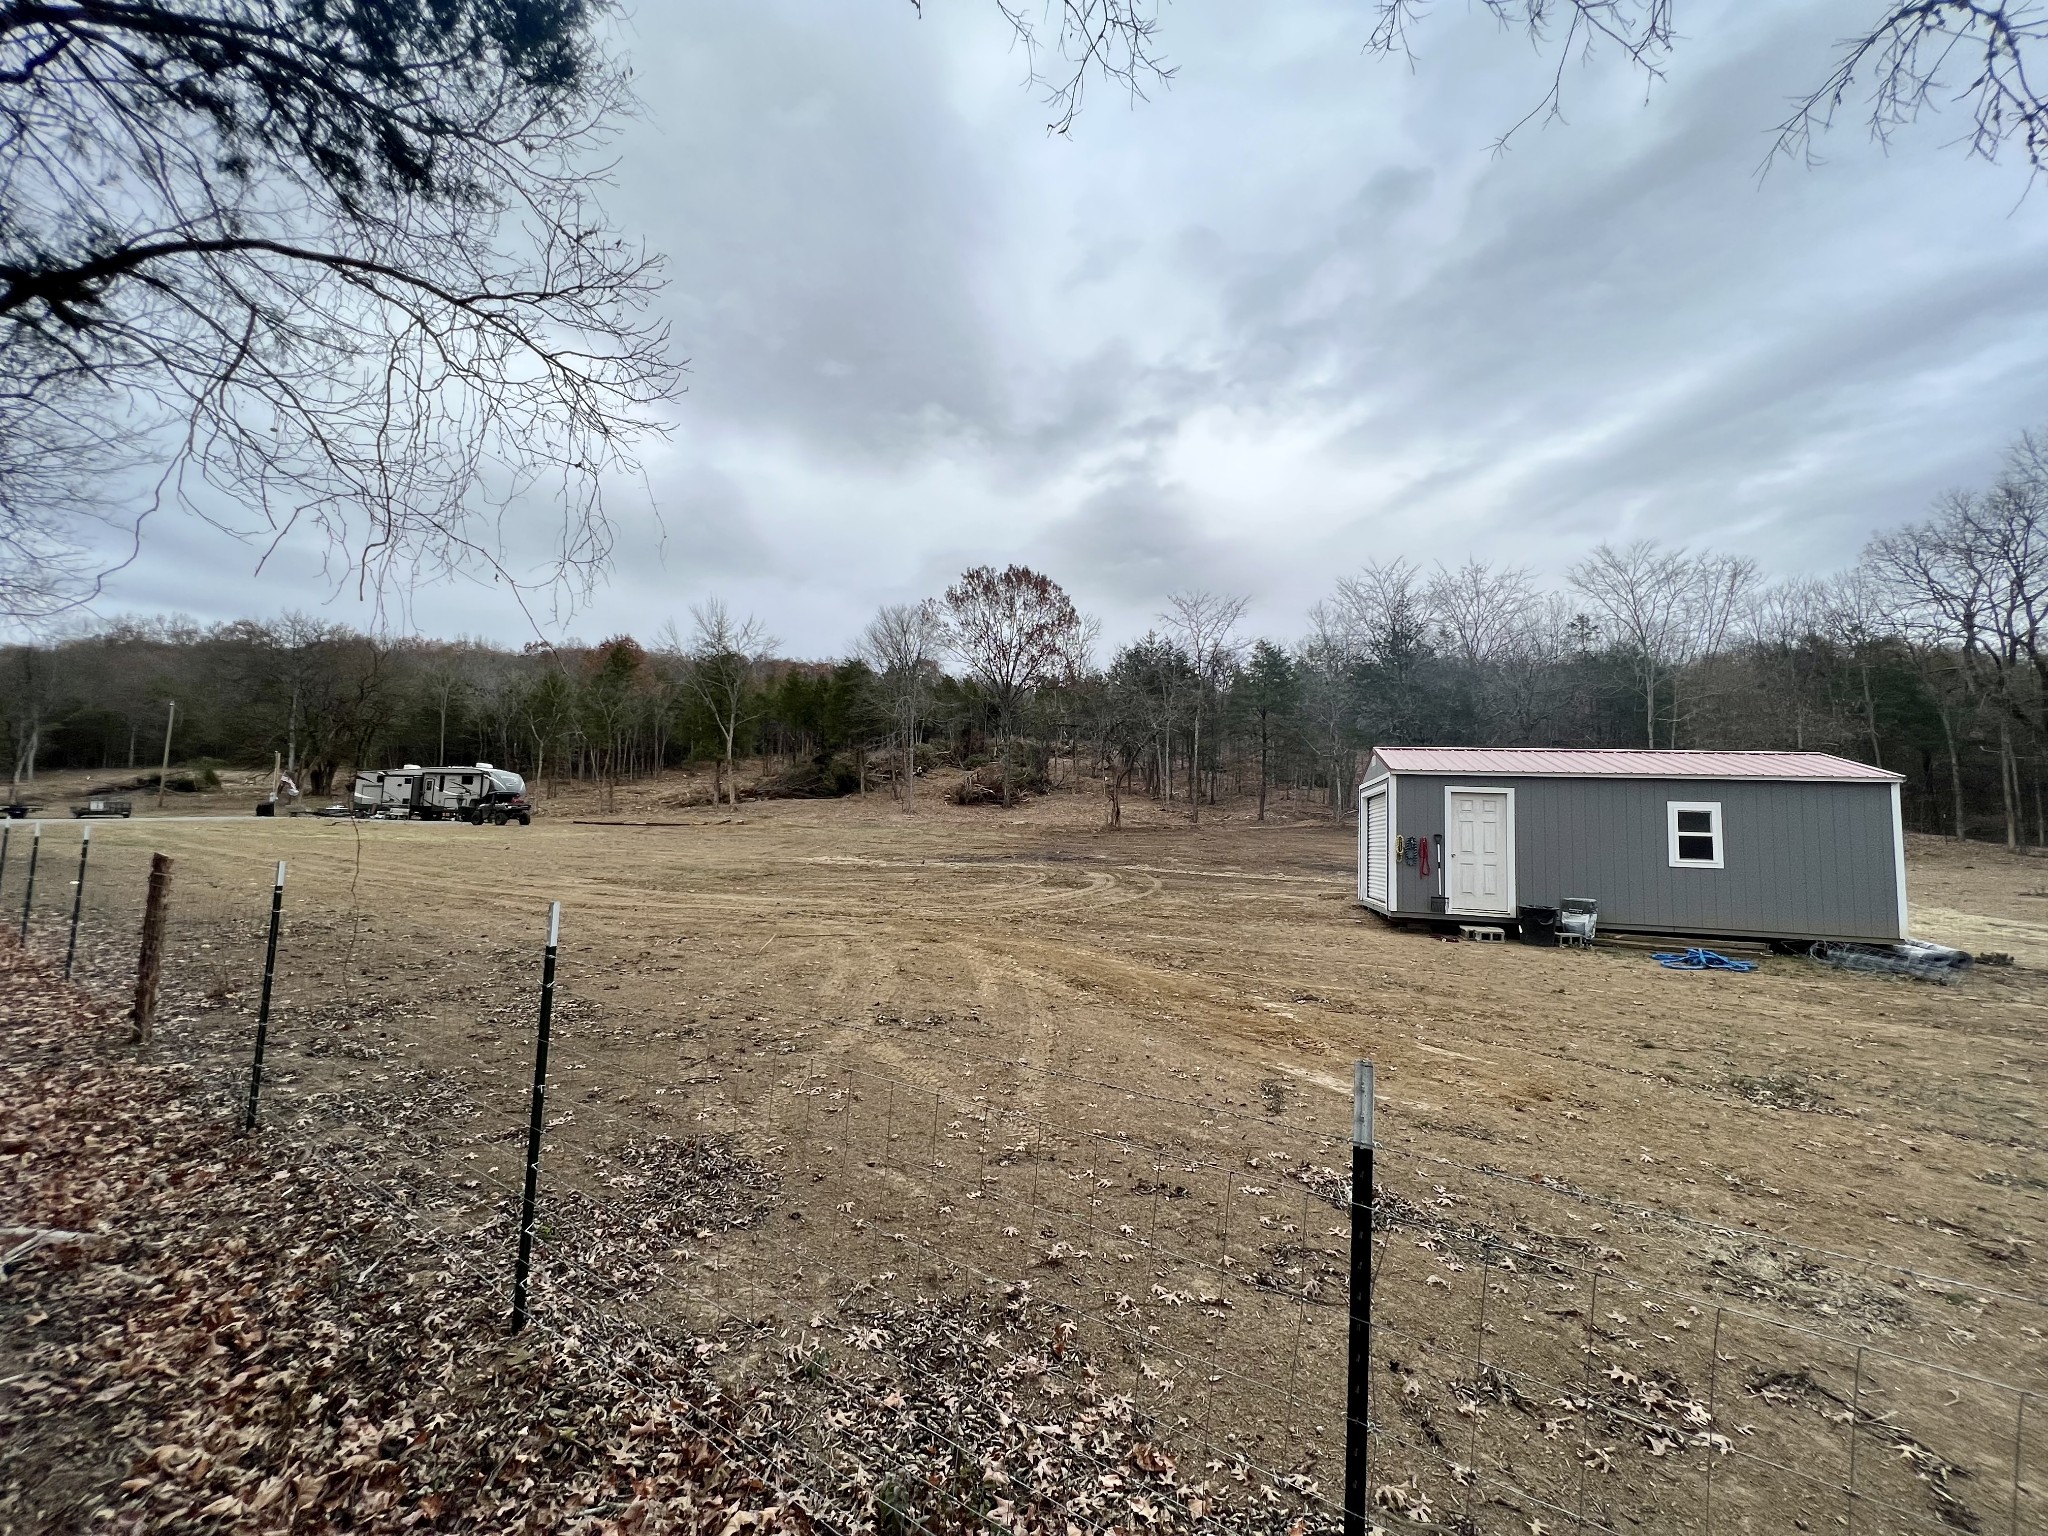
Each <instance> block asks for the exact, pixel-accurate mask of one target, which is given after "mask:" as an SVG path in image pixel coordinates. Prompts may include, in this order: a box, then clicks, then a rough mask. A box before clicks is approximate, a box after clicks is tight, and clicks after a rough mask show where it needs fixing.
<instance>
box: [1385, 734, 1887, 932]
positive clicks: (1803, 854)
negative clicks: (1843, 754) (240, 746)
mask: <svg viewBox="0 0 2048 1536" xmlns="http://www.w3.org/2000/svg"><path fill="white" fill-rule="evenodd" d="M1396 778H1397V811H1396V824H1395V825H1394V827H1393V828H1392V832H1393V834H1394V835H1396V836H1408V837H1430V838H1433V837H1435V836H1437V835H1439V834H1441V833H1442V832H1443V831H1444V825H1443V817H1444V790H1445V789H1446V788H1447V787H1449V786H1450V785H1451V784H1453V783H1456V784H1460V785H1465V786H1468V787H1472V788H1484V787H1488V786H1495V785H1497V786H1499V787H1501V788H1504V789H1513V790H1514V791H1515V887H1516V900H1517V901H1519V902H1521V903H1523V904H1541V905H1544V906H1554V905H1555V904H1556V903H1557V901H1558V898H1560V897H1562V896H1591V897H1594V898H1596V899H1597V900H1598V901H1599V903H1600V917H1601V922H1602V923H1603V924H1604V925H1606V926H1609V927H1615V928H1640V929H1648V930H1653V931H1658V932H1667V933H1681V934H1682V933H1693V934H1724V935H1730V936H1739V935H1750V936H1756V937H1784V938H1841V939H1897V938H1903V937H1904V935H1903V934H1901V933H1900V932H1899V931H1898V900H1899V897H1898V891H1897V889H1896V872H1895V871H1896V866H1895V861H1894V850H1893V847H1892V836H1893V832H1892V819H1891V786H1890V785H1889V784H1884V783H1870V784H1827V783H1811V782H1782V781H1780V782H1772V781H1763V780H1754V779H1730V780H1706V779H1597V778H1587V779H1570V778H1549V777H1545V778H1517V777H1512V776H1495V775H1460V776H1458V777H1457V778H1455V779H1453V778H1449V777H1446V776H1444V775H1441V774H1400V775H1397V776H1396ZM1673 800H1712V801H1719V802H1720V804H1721V823H1722V836H1723V840H1724V845H1723V850H1722V863H1723V865H1724V867H1723V868H1721V869H1673V868H1672V867H1671V865H1670V859H1669V848H1668V842H1667V836H1668V826H1669V823H1668V821H1667V811H1666V807H1667V806H1668V805H1669V803H1670V802H1671V801H1673ZM1432 852H1434V848H1432ZM1436 890H1437V877H1436V871H1435V869H1434V868H1432V869H1431V872H1430V877H1429V878H1428V879H1427V880H1425V879H1423V878H1422V875H1421V873H1420V871H1419V870H1417V869H1415V868H1412V867H1409V866H1405V865H1404V866H1403V867H1402V868H1401V870H1400V871H1399V875H1398V877H1397V878H1396V880H1395V882H1394V910H1396V911H1397V912H1401V913H1406V914H1414V915H1422V916H1426V915H1427V914H1428V912H1429V898H1430V897H1431V896H1432V895H1433V894H1435V892H1436Z"/></svg>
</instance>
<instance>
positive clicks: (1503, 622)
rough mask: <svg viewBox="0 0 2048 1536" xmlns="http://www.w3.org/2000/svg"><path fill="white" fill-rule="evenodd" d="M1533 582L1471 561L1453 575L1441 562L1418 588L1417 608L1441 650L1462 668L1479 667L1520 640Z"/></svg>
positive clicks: (1511, 570)
mask: <svg viewBox="0 0 2048 1536" xmlns="http://www.w3.org/2000/svg"><path fill="white" fill-rule="evenodd" d="M1535 600H1536V587H1535V582H1534V579H1533V578H1532V577H1531V576H1530V574H1529V572H1528V571H1527V570H1526V569H1524V568H1523V567H1521V566H1517V565H1506V566H1498V567H1496V566H1494V565H1492V564H1490V563H1488V562H1487V561H1484V560H1481V559H1478V558H1477V557H1474V558H1472V559H1468V560H1467V561H1466V562H1465V563H1464V564H1463V565H1461V566H1459V567H1457V569H1455V570H1452V569H1448V568H1447V567H1445V566H1444V565H1443V563H1442V562H1441V561H1439V562H1438V564H1437V568H1436V570H1435V572H1434V573H1433V574H1432V575H1431V576H1430V578H1429V584H1428V585H1427V586H1426V587H1424V588H1423V592H1422V603H1423V607H1424V609H1425V610H1426V611H1427V613H1428V614H1429V619H1430V622H1431V623H1432V624H1433V625H1434V626H1435V627H1436V631H1437V634H1438V636H1439V637H1440V640H1441V643H1442V644H1443V646H1444V648H1445V649H1446V650H1447V651H1448V652H1449V653H1450V654H1451V655H1453V656H1455V657H1457V659H1458V660H1460V661H1462V662H1464V663H1465V664H1466V665H1467V666H1472V667H1477V666H1484V665H1486V664H1488V663H1490V662H1493V661H1495V660H1497V659H1498V658H1499V657H1501V656H1502V655H1504V654H1505V653H1506V652H1507V651H1508V650H1509V648H1510V647H1512V646H1513V645H1514V644H1516V643H1517V641H1518V640H1519V639H1520V638H1521V636H1522V633H1523V630H1524V628H1525V626H1526V624H1527V622H1528V611H1529V606H1530V604H1532V603H1533V602H1535Z"/></svg>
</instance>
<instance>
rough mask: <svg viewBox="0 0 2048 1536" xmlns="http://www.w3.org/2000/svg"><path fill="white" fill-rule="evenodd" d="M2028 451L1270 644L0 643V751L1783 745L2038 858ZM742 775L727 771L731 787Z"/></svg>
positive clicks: (1189, 614) (536, 758) (1456, 584)
mask: <svg viewBox="0 0 2048 1536" xmlns="http://www.w3.org/2000/svg"><path fill="white" fill-rule="evenodd" d="M2044 513H2048V445H2044V444H2043V442H2042V441H2040V440H2038V439H2036V438H2034V437H2032V436H2026V437H2022V438H2021V439H2020V440H2019V442H2018V443H2017V444H2015V446H2014V447H2013V448H2012V450H2011V451H2010V453H2009V454H2008V456H2007V458H2006V461H2005V464H2004V466H2003V468H2002V471H2001V472H2000V474H1999V475H1998V476H1997V477H1996V479H1995V480H1994V481H1993V482H1992V484H1991V485H1990V486H1989V487H1988V488H1986V489H1983V490H1981V491H1965V492H1956V493H1952V494H1951V495H1949V496H1947V497H1945V498H1944V499H1943V500H1942V501H1941V502H1940V504H1939V505H1937V506H1936V507H1935V508H1934V510H1933V512H1932V514H1931V515H1930V516H1929V517H1928V518H1927V519H1925V520H1924V521H1922V522H1920V523H1917V524H1915V525H1912V526H1909V527H1905V528H1901V529H1898V530H1895V531H1893V532H1890V533H1887V534H1884V535H1882V536H1880V537H1878V538H1875V539H1873V540H1872V541H1871V543H1870V544H1869V546H1868V547H1867V548H1866V549H1865V551H1864V552H1863V555H1862V557H1861V559H1860V560H1859V561H1858V562H1857V563H1856V564H1855V565H1854V566H1852V567H1850V568H1849V569H1847V570H1845V571H1843V572H1840V573H1838V574H1836V575H1834V576H1832V577H1828V578H1824V579H1814V578H1806V577H1798V578H1789V579H1783V580H1776V581H1772V580H1768V579H1766V577H1765V575H1764V574H1763V572H1762V571H1761V570H1760V569H1759V567H1758V566H1757V564H1756V563H1755V562H1754V561H1752V560H1748V559H1742V558H1737V557H1734V556H1729V555H1724V554H1718V553H1714V552H1711V551H1699V550H1689V549H1684V548H1674V547H1668V546H1665V545H1661V544H1658V543H1656V542H1654V541H1650V540H1639V541H1636V542H1634V543H1630V544H1625V545H1613V544H1602V545H1600V546H1599V547H1597V548H1595V549H1594V550H1592V551H1591V552H1590V553H1588V554H1587V555H1586V556H1585V557H1584V558H1583V559H1581V560H1579V561H1578V562H1576V563H1575V564H1573V565H1572V566H1571V567H1570V568H1569V569H1568V571H1567V573H1566V576H1565V579H1564V581H1563V582H1562V583H1560V584H1558V585H1556V586H1554V587H1546V586H1544V585H1542V584H1540V583H1539V582H1538V581H1537V580H1536V579H1535V578H1534V577H1533V576H1532V575H1531V574H1530V573H1529V572H1528V571H1526V570H1523V569H1520V568H1517V567H1514V566H1508V565H1501V564H1495V563H1489V562H1487V561H1483V560H1477V559H1473V560H1467V561H1466V562H1464V563H1463V564H1461V565H1457V566H1447V565H1438V566H1435V567H1433V568H1429V569H1424V568H1422V567H1420V566H1418V565H1416V564H1414V563H1412V562H1409V561H1405V560H1388V561H1375V562H1367V563H1366V564H1365V565H1363V566H1362V567H1361V568H1360V569H1359V570H1358V571H1357V572H1356V573H1355V574H1353V575H1350V576H1347V577H1345V578H1343V579H1341V580H1339V581H1337V582H1336V583H1335V585H1334V587H1333V589H1332V590H1331V592H1330V593H1329V595H1328V596H1327V597H1326V598H1324V599H1323V600H1322V601H1321V602H1319V603H1317V604H1316V605H1315V606H1314V607H1313V608H1311V609H1310V611H1309V612H1308V613H1307V615H1306V616H1305V620H1304V623H1303V625H1302V628H1301V632H1300V633H1299V634H1298V635H1296V636H1294V637H1292V638H1290V639H1285V640H1282V639H1278V638H1273V637H1262V636H1258V635H1254V634H1250V633H1248V632H1247V630H1246V627H1245V623H1244V619H1245V613H1246V608H1247V603H1246V600H1245V599H1244V598H1242V597H1238V596H1233V595H1228V594H1216V593H1207V592H1181V593H1175V594H1169V595H1167V596H1166V597H1165V598H1164V599H1163V600H1162V603H1161V606H1160V609H1159V612H1158V614H1157V619H1156V622H1155V624H1154V625H1153V626H1152V628H1150V629H1149V630H1148V631H1147V632H1146V633H1145V634H1143V635H1141V636H1139V637H1138V638H1136V639H1134V640H1131V641H1129V642H1128V643H1125V644H1122V645H1119V646H1116V647H1113V648H1110V649H1108V650H1107V651H1106V652H1104V650H1103V648H1102V647H1101V646H1100V645H1099V626H1098V625H1097V624H1096V623H1095V621H1093V620H1092V619H1090V618H1089V617H1088V616H1086V615H1084V614H1083V613H1081V612H1080V611H1079V609H1078V608H1077V607H1076V606H1075V604H1074V603H1073V601H1072V599H1071V598H1070V597H1069V596H1068V594H1067V593H1066V592H1065V591H1063V590H1062V589H1061V587H1060V586H1059V585H1058V583H1057V582H1055V581H1054V580H1053V579H1052V578H1051V577H1049V576H1047V575H1044V574H1043V573H1040V572H1036V571H1032V570H1029V569H1027V568H1024V567H1022V566H1011V567H1009V568H1007V569H1003V570H997V569H994V568H992V567H978V568H976V569H974V570H971V571H968V572H966V573H964V574H963V575H962V576H961V577H960V579H959V580H958V581H957V582H955V583H954V584H953V585H952V586H951V587H949V588H948V589H947V590H946V591H945V592H944V593H941V594H938V595H935V596H934V597H932V598H930V599H928V600H925V601H923V602H917V603H905V604H892V605H889V606H887V607H885V608H883V609H882V610H881V611H880V612H878V613H877V614H876V616H875V618H874V620H873V622H871V623H870V624H869V625H868V626H867V628H866V630H865V631H864V633H863V634H862V635H861V636H860V637H858V640H857V641H856V643H855V644H854V645H853V646H852V647H850V648H849V651H848V654H847V655H845V656H844V657H840V658H836V659H832V660H826V661H797V660H791V659H788V658H785V657H782V656H779V655H778V654H777V647H776V642H775V641H774V639H773V638H772V636H770V635H769V634H768V633H767V632H766V630H765V629H764V627H763V625H762V624H761V623H760V621H758V620H757V619H755V618H753V617H751V616H744V615H735V614H733V613H732V612H731V611H730V610H729V609H728V608H727V607H726V606H725V605H724V604H723V603H721V602H719V601H717V600H715V599H714V600H711V601H708V602H706V603H703V604H701V605H699V606H698V607H696V608H695V609H693V610H692V611H691V613H690V615H689V618H688V621H687V623H686V624H683V625H675V624H671V625H669V626H666V627H665V628H664V629H663V630H662V632H661V633H660V634H659V635H657V636H654V637H653V638H652V639H651V640H649V641H647V642H644V643H643V642H642V641H640V640H637V639H635V638H633V637H631V636H626V635H619V636H614V637H612V638H610V639H607V640H605V641H603V642H601V643H599V644H595V645H582V644H567V645H559V646H554V645H546V644H540V643H535V644H531V645H528V646H526V647H525V648H523V649H520V650H511V649H508V648H505V647H501V646H494V645H490V644H486V643H483V642H479V641H469V640H456V641H442V640H429V639H418V638H391V637H386V636H380V635H375V634H365V633H361V632H359V631H356V630H353V629H350V628H347V627H345V626H341V625H336V624H330V623H324V622H321V621H318V620H314V619H308V618H304V617H300V616H287V617H285V618H283V619H281V620H278V621H275V622H268V623H259V622H253V621H250V622H241V623H235V624H227V625H219V626H213V627H207V628H201V627H198V626H195V625H191V624H184V623H180V622H177V621H173V620H157V621H150V622H141V621H123V622H120V623H115V624H111V625H108V626H105V627H103V628H99V629H97V630H93V631H90V632H84V633H77V634H73V635H69V636H66V637H63V638H61V639H56V640H53V641H51V642H49V643H46V644H36V645H17V646H15V647H12V648H11V649H9V650H8V651H6V652H5V653H4V655H0V709H4V712H5V720H6V726H7V735H6V743H5V749H6V750H7V752H8V754H9V758H10V770H11V773H12V776H13V777H14V778H15V779H16V780H17V781H24V780H28V781H32V779H33V776H34V773H35V771H36V769H37V767H38V766H41V767H45V768H48V767H53V766H57V767H91V768H100V769H106V770H108V771H110V772H111V771H114V770H137V769H138V768H141V769H146V768H147V767H149V766H150V765H151V764H152V763H153V762H154V760H155V754H156V752H157V751H158V750H159V747H160V733H161V731H162V729H163V727H164V723H165V716H166V712H167V706H168V704H169V702H170V701H172V700H174V699H175V700H176V702H177V705H178V723H177V727H176V733H177V734H176V741H175V747H176V751H177V755H178V757H179V758H180V760H183V761H191V760H196V759H214V760H219V761H221V762H234V763H241V764H244V765H252V764H267V763H268V761H269V760H270V756H271V754H272V753H273V752H275V753H277V754H279V756H280V758H281V759H282V761H283V762H284V763H285V765H286V766H287V767H288V768H290V769H292V770H293V771H294V772H295V773H296V774H297V776H298V779H299V782H300V783H301V784H302V785H303V786H304V787H305V788H306V789H308V790H309V791H311V792H313V793H316V794H324V793H330V792H334V791H335V790H336V789H337V788H338V787H339V785H340V784H341V783H342V781H343V776H344V775H345V774H346V773H347V772H348V771H350V770H351V769H354V768H357V767H375V766H384V765H390V764H396V763H399V762H408V761H409V762H420V763H426V762H441V761H450V760H457V761H471V760H483V761H490V762H495V763H498V764H499V765H501V766H506V767H512V768H516V769H518V770H519V771H522V772H524V773H526V774H527V775H528V777H529V778H532V779H534V780H536V781H537V783H538V784H539V785H540V786H542V787H547V786H552V785H557V784H559V783H561V782H563V781H565V780H572V779H573V780H577V781H583V782H588V783H594V784H597V785H599V786H611V785H616V784H618V783H621V782H623V781H626V780H631V779H637V778H643V777H646V776H649V775H655V774H660V773H662V772H665V771H667V770H669V769H672V768H675V767H678V766H681V765H685V764H691V763H700V764H707V765H709V766H710V768H711V770H712V777H713V793H714V794H715V795H716V796H717V797H718V798H719V799H721V800H723V801H725V802H727V803H737V801H738V798H739V796H740V794H741V792H742V789H743V788H746V789H747V790H748V792H750V793H770V794H773V793H784V794H839V793H853V792H868V791H875V792H881V793H889V794H893V795H895V796H897V797H898V798H900V799H902V800H903V801H904V803H905V804H906V806H908V805H911V804H914V801H915V796H916V786H917V782H918V779H919V777H920V776H921V775H922V774H923V773H924V772H925V771H926V770H927V769H928V768H929V767H931V766H932V765H934V764H937V763H946V764H952V765H955V766H957V767H961V768H965V769H968V770H970V772H969V774H968V776H967V777H966V779H965V780H964V781H963V782H961V783H960V785H959V788H958V789H957V790H956V791H955V792H956V793H957V794H959V795H960V796H961V797H962V798H965V799H974V798H987V799H991V800H997V801H1002V802H1008V801H1011V800H1013V799H1015V798H1016V797H1017V796H1019V795H1025V794H1034V793H1042V792H1044V791H1046V790H1047V789H1049V788H1052V787H1055V786H1064V787H1068V788H1094V789H1097V790H1099V791H1101V792H1103V793H1105V794H1106V795H1107V797H1108V799H1109V802H1110V814H1111V816H1112V817H1114V816H1115V815H1116V814H1117V812H1118V810H1119V808H1120V806H1121V803H1122V799H1123V797H1125V796H1127V795H1139V796H1147V797H1150V798H1152V799H1155V800H1157V801H1160V802H1162V803H1169V804H1174V805H1176V806H1179V807H1182V808H1184V810H1185V813H1186V814H1187V815H1188V816H1189V818H1190V819H1191V820H1199V819H1200V816H1201V814H1202V810H1203V808H1204V807H1205V806H1209V805H1214V804H1217V803H1219V801H1222V800H1226V799H1227V800H1233V801H1237V802H1240V803H1243V804H1245V805H1247V806H1249V807H1252V808H1254V810H1255V814H1257V815H1260V816H1264V815H1265V814H1267V810H1268V807H1269V805H1270V804H1271V803H1272V801H1273V800H1274V799H1275V797H1285V798H1288V799H1291V800H1294V801H1296V802H1301V801H1307V802H1309V803H1310V804H1313V805H1316V806H1319V807H1321V808H1322V809H1323V810H1324V811H1325V812H1327V814H1330V815H1332V816H1336V817H1342V816H1343V815H1345V814H1346V813H1348V812H1349V810H1350V809H1351V806H1352V801H1353V798H1354V795H1355V791H1356V787H1357V780H1358V774H1359V772H1360V769H1361V767H1362V765H1363V763H1364V761H1365V760H1366V757H1367V756H1368V754H1369V752H1370V750H1371V749H1372V748H1373V747H1374V746H1378V745H1382V744H1386V745H1393V744H1423V743H1428V744H1438V745H1464V746H1558V747H1572V746H1580V747H1639V746H1647V747H1657V748H1735V749H1758V748H1795V749H1808V750H1821V751H1829V752H1835V753H1838V754H1841V755H1843V756H1847V757H1853V758H1856V759H1859V760H1861V761H1865V762H1870V763H1874V764H1877V765H1879V766H1881V767H1885V768H1889V769H1893V770H1895V771H1897V772H1899V773H1901V774H1903V775H1904V776H1905V779H1906V797H1905V803H1906V807H1907V814H1908V816H1909V819H1910V821H1911V823H1912V824H1913V825H1915V826H1916V827H1918V828H1920V829H1922V830H1926V831H1940V832H1943V833H1947V834H1949V835H1952V836H1956V837H1963V836H1986V835H1989V836H1994V837H1998V838H2000V839H2002V840H2003V841H2005V842H2007V843H2008V844H2009V845H2012V846H2018V845H2020V844H2022V843H2033V844H2041V843H2043V842H2048V810H2044V791H2043V785H2042V768H2043V764H2044V756H2048V754H2044V746H2048V641H2044V637H2043V634H2042V624H2043V620H2044V616H2048V531H2044V527H2043V519H2044ZM743 774H751V775H752V779H751V780H750V782H749V783H748V784H746V785H743V784H742V778H743Z"/></svg>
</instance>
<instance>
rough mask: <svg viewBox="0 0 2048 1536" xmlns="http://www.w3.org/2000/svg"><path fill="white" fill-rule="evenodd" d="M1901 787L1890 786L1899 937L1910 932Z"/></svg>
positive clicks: (1893, 871)
mask: <svg viewBox="0 0 2048 1536" xmlns="http://www.w3.org/2000/svg"><path fill="white" fill-rule="evenodd" d="M1900 789H1901V786H1900V785H1899V784H1898V783H1897V782H1894V783H1893V784H1892V879H1893V880H1895V881H1896V882H1898V887H1899V937H1900V938H1902V939H1903V938H1905V937H1906V936H1907V934H1908V933H1909V932H1910V929H1909V928H1908V926H1907V912H1906V814H1905V807H1904V805H1903V804H1901V803H1900V802H1901V795H1900Z"/></svg>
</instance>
